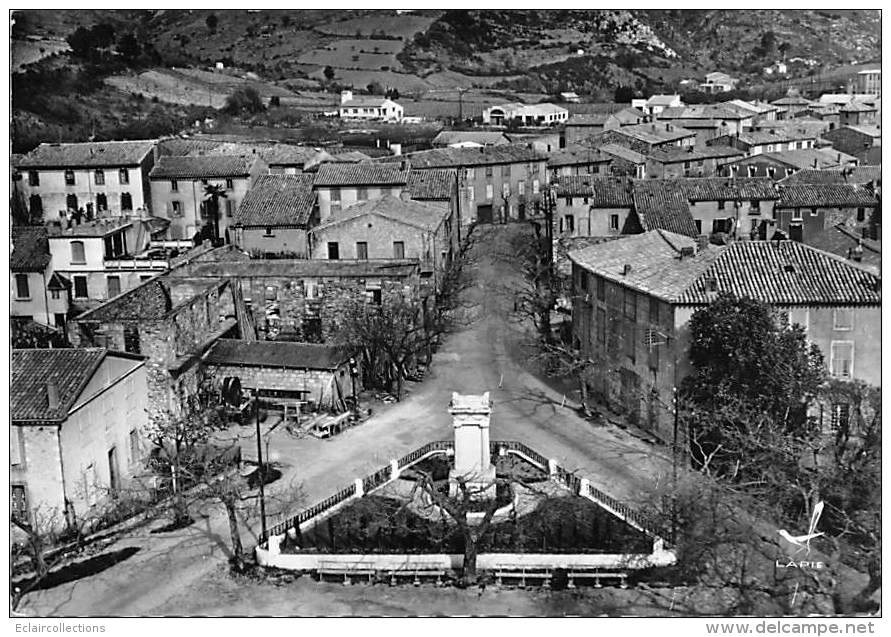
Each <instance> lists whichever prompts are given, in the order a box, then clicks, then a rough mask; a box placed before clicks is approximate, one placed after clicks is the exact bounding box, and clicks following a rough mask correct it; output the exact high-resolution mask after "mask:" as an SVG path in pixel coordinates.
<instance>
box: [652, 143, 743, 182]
mask: <svg viewBox="0 0 891 637" xmlns="http://www.w3.org/2000/svg"><path fill="white" fill-rule="evenodd" d="M742 156H743V151H741V150H739V149H737V148H733V147H731V146H705V145H698V146H683V147H680V148H679V147H677V146H671V147H667V148H657V149H655V150H653V151H651V152H650V153H648V154H647V155H646V158H645V162H646V168H645V176H646V177H648V178H651V179H670V178H676V177H713V176H715V175H717V174H719V172H720V171H721V169H722V167H723V166H725V165H726V164H728V163H729V162H732V161H733V160H735V159H737V158H739V157H742Z"/></svg>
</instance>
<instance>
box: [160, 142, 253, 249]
mask: <svg viewBox="0 0 891 637" xmlns="http://www.w3.org/2000/svg"><path fill="white" fill-rule="evenodd" d="M268 172H269V170H268V167H267V166H266V164H265V163H263V161H262V160H261V159H260V158H259V157H258V156H257V155H255V154H251V155H246V156H233V155H215V156H197V157H196V156H163V157H161V158H159V159H158V162H157V163H156V164H155V167H154V168H152V171H151V172H150V173H149V179H150V181H151V189H152V206H153V211H154V214H155V215H156V216H160V217H164V218H165V219H169V220H170V229H169V234H170V238H171V239H191V238H192V237H193V236H194V235H195V233H197V232H198V231H199V230H201V229H202V228H204V227H205V226H207V227H210V226H212V225H213V219H211V215H210V214H209V211H208V197H207V194H206V188H207V187H208V186H218V187H219V188H221V189H223V191H224V192H225V195H226V196H225V198H223V197H220V199H219V215H218V219H217V220H216V221H217V225H218V228H217V230H218V231H219V235H218V236H216V237H215V238H217V239H221V238H223V237H224V236H227V234H228V233H227V230H228V229H229V226H230V225H231V222H232V218H233V217H234V215H235V211H236V210H237V209H238V206H239V204H240V203H241V201H242V200H243V199H244V196H245V195H246V194H247V192H248V190H250V188H251V187H252V186H253V185H254V183H255V182H256V181H257V179H258V178H259V177H260V175H263V174H266V173H268ZM212 232H213V230H212Z"/></svg>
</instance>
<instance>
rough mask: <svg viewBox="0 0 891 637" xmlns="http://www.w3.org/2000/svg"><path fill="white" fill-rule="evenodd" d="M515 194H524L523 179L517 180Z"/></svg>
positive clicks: (524, 183) (524, 182) (524, 185)
mask: <svg viewBox="0 0 891 637" xmlns="http://www.w3.org/2000/svg"><path fill="white" fill-rule="evenodd" d="M517 194H519V195H520V196H521V197H523V196H525V195H526V181H525V180H523V179H521V180H520V181H518V182H517Z"/></svg>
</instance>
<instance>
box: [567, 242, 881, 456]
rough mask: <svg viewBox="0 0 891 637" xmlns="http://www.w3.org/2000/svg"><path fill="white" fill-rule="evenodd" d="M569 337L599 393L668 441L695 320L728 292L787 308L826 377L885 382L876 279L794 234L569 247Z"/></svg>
mask: <svg viewBox="0 0 891 637" xmlns="http://www.w3.org/2000/svg"><path fill="white" fill-rule="evenodd" d="M569 258H570V260H571V261H572V297H573V299H575V301H574V303H573V311H572V314H573V315H572V336H573V342H574V344H575V346H576V347H578V348H579V349H580V350H581V352H582V355H583V356H585V357H587V358H589V359H590V360H591V361H592V364H591V365H590V367H589V369H588V372H587V376H588V385H589V387H590V388H591V389H592V390H593V394H594V396H595V397H596V398H597V399H598V400H599V401H600V402H601V403H603V404H605V405H607V406H609V407H610V408H612V409H615V410H616V411H620V412H624V413H625V414H626V416H627V417H628V418H629V419H630V420H631V421H632V422H634V423H636V424H637V425H638V426H640V427H643V428H645V429H647V430H648V431H650V432H651V433H653V434H654V435H655V436H657V437H659V438H660V439H662V440H663V441H664V442H666V443H668V444H671V443H672V441H673V423H674V416H673V414H672V404H673V398H674V389H675V388H676V387H678V386H679V385H680V383H681V381H682V380H683V378H684V377H685V376H687V375H688V374H689V373H690V372H691V369H690V366H689V363H688V356H689V345H690V344H689V322H690V318H691V317H692V315H693V313H694V312H695V311H696V310H697V309H699V308H702V307H705V306H707V305H708V304H709V303H710V302H711V301H712V300H713V299H714V298H716V296H717V295H718V294H720V293H722V292H733V293H736V294H737V295H740V296H745V297H749V298H753V299H756V300H759V301H763V302H766V303H769V304H771V305H772V306H774V307H775V308H777V309H779V310H782V311H785V312H786V313H787V315H788V317H789V322H790V323H797V324H799V325H801V326H802V328H803V329H804V330H805V333H806V336H807V338H808V341H809V342H811V343H813V344H815V345H817V346H818V347H819V348H820V350H821V351H822V352H823V354H824V357H825V361H826V366H827V371H828V373H829V374H830V375H831V376H833V377H836V378H841V379H860V380H864V381H866V382H868V383H871V384H874V385H879V384H880V372H881V348H880V346H879V345H880V340H881V319H880V316H881V292H880V285H879V278H878V277H877V276H875V275H873V274H871V273H869V272H867V271H866V270H864V269H863V268H861V267H859V266H858V265H856V264H852V263H850V262H846V261H845V260H844V259H840V258H838V257H836V256H835V255H830V254H827V253H825V252H821V251H819V250H816V249H814V248H811V247H809V246H805V245H802V244H800V243H797V242H794V241H740V242H734V243H731V244H730V245H728V246H707V247H705V248H700V247H699V246H698V245H697V242H696V241H695V240H694V239H692V238H690V237H686V236H681V235H677V234H673V233H671V232H665V231H663V230H658V231H654V232H646V233H643V234H639V235H632V236H629V237H623V238H621V239H619V240H617V241H610V242H607V243H601V244H598V245H594V246H590V247H587V248H583V249H580V250H577V251H573V252H570V255H569Z"/></svg>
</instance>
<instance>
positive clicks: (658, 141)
mask: <svg viewBox="0 0 891 637" xmlns="http://www.w3.org/2000/svg"><path fill="white" fill-rule="evenodd" d="M603 144H619V145H621V146H625V147H626V148H630V149H631V150H633V151H636V152H638V153H642V154H644V155H646V154H648V153H650V152H652V151H653V150H656V149H657V148H668V147H671V146H679V147H685V146H694V145H695V144H696V133H694V132H693V131H690V130H687V129H685V128H681V127H679V126H675V125H674V124H672V123H671V122H650V123H649V124H635V125H633V126H623V127H622V128H618V129H613V130H607V131H604V132H603V133H601V134H600V135H599V136H598V138H597V142H596V145H597V146H601V145H603Z"/></svg>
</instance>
